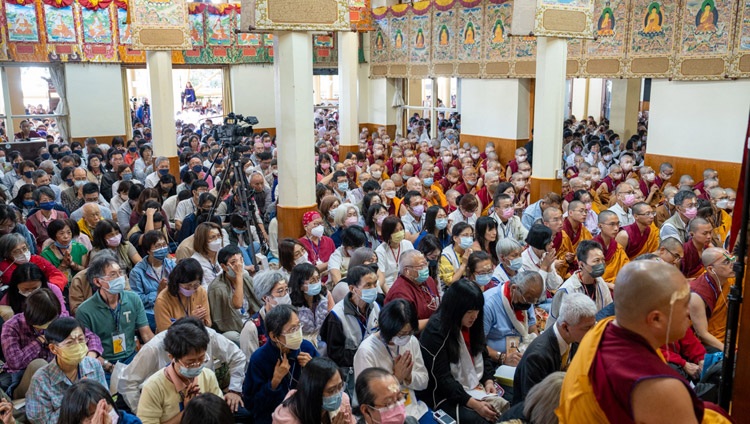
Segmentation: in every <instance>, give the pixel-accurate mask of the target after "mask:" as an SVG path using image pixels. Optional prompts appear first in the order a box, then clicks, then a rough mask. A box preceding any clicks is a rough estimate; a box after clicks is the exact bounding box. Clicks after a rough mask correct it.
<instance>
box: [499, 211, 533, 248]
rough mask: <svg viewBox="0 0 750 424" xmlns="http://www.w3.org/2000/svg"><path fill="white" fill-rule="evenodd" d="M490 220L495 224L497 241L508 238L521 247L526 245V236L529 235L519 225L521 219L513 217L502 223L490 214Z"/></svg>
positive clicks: (524, 228) (527, 231)
mask: <svg viewBox="0 0 750 424" xmlns="http://www.w3.org/2000/svg"><path fill="white" fill-rule="evenodd" d="M490 218H492V219H494V220H495V222H497V239H498V240H502V239H505V238H510V239H513V240H515V241H517V242H518V243H519V244H520V245H521V246H524V245H526V236H527V235H528V234H529V230H527V229H526V227H524V226H523V224H522V223H521V218H519V217H517V216H515V215H513V216H511V217H510V218H509V219H508V222H505V223H504V222H503V220H502V219H500V217H499V216H497V214H496V213H495V212H492V214H490Z"/></svg>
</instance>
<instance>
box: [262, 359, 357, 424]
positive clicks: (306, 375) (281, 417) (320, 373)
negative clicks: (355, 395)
mask: <svg viewBox="0 0 750 424" xmlns="http://www.w3.org/2000/svg"><path fill="white" fill-rule="evenodd" d="M343 387H344V380H343V376H342V374H341V370H340V369H339V368H338V367H337V366H336V364H335V363H334V362H333V361H331V360H330V359H328V358H315V359H313V360H311V361H310V363H308V364H307V366H306V367H305V368H304V369H303V370H302V374H301V376H300V381H299V384H298V385H297V389H294V390H290V391H289V393H288V394H287V395H286V399H284V402H282V403H281V405H279V406H278V407H277V408H276V410H275V411H274V413H273V422H274V424H355V423H356V422H357V420H356V417H355V416H354V414H353V413H352V407H351V403H350V400H349V396H348V395H347V394H346V393H343V392H342V389H343Z"/></svg>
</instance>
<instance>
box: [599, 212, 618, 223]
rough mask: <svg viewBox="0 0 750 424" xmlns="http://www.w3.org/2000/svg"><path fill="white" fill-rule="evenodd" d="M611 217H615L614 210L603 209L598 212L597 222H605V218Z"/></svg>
mask: <svg viewBox="0 0 750 424" xmlns="http://www.w3.org/2000/svg"><path fill="white" fill-rule="evenodd" d="M612 217H615V218H616V217H617V214H616V213H614V212H612V211H610V210H603V211H601V212H599V223H600V224H605V223H606V222H607V220H608V219H610V218H612Z"/></svg>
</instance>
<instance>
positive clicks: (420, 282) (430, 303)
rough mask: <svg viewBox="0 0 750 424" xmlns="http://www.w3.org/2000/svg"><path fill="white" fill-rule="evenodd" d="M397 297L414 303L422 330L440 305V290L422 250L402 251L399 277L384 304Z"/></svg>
mask: <svg viewBox="0 0 750 424" xmlns="http://www.w3.org/2000/svg"><path fill="white" fill-rule="evenodd" d="M395 299H405V300H407V301H408V302H409V303H411V304H412V305H414V309H415V310H416V311H417V319H418V320H419V330H420V331H421V330H422V329H424V327H425V325H427V320H428V319H429V318H430V317H431V316H432V314H434V313H435V311H436V310H437V308H438V306H439V305H440V290H438V286H437V283H436V282H435V280H433V279H432V277H430V271H429V268H428V267H427V259H426V258H425V257H424V255H423V254H422V252H420V251H418V250H409V251H406V252H402V253H401V259H400V260H399V263H398V277H397V278H396V280H395V281H394V282H393V285H392V286H391V288H390V290H388V294H386V296H385V303H384V304H388V302H390V301H392V300H395Z"/></svg>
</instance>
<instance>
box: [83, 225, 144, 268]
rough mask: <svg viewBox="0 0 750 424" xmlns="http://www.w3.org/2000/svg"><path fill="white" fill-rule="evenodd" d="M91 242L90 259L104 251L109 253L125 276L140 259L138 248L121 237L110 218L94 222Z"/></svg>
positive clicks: (118, 228)
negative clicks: (115, 259)
mask: <svg viewBox="0 0 750 424" xmlns="http://www.w3.org/2000/svg"><path fill="white" fill-rule="evenodd" d="M91 244H92V245H93V247H94V249H93V250H92V251H91V255H90V258H91V260H93V259H94V258H95V257H97V256H99V255H100V254H103V253H105V252H107V253H110V254H111V255H113V256H114V257H115V258H117V261H118V262H119V264H120V268H121V269H122V270H123V271H124V272H125V275H126V278H127V275H128V274H129V273H130V271H131V270H132V269H133V266H135V264H137V263H138V262H140V261H141V255H140V254H139V253H138V250H137V249H136V248H135V246H133V245H132V244H131V243H130V242H129V241H128V240H126V239H125V238H123V236H122V233H121V232H120V227H119V225H117V223H116V222H115V221H113V220H111V219H104V220H101V221H99V222H98V223H97V224H96V228H95V229H94V234H93V238H92V239H91Z"/></svg>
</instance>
